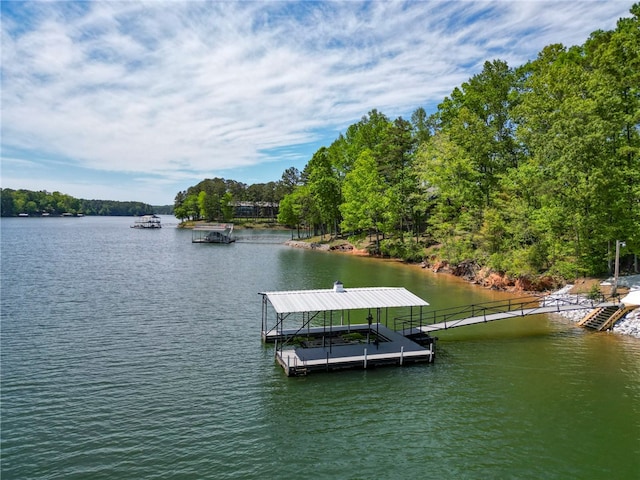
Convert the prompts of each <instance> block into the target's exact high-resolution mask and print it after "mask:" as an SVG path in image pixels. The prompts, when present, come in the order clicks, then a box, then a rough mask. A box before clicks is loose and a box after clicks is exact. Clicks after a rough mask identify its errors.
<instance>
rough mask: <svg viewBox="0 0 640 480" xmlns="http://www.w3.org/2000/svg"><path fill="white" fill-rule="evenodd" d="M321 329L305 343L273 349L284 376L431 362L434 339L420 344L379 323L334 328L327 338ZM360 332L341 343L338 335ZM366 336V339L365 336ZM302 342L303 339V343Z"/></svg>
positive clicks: (433, 351)
mask: <svg viewBox="0 0 640 480" xmlns="http://www.w3.org/2000/svg"><path fill="white" fill-rule="evenodd" d="M322 330H323V329H322V328H320V329H317V328H314V332H313V333H312V334H310V335H309V336H304V335H301V336H300V338H309V339H311V341H310V342H309V344H307V345H300V346H297V347H293V348H285V349H282V350H277V351H276V361H277V362H278V363H279V364H280V366H282V368H283V369H284V371H285V373H286V374H287V376H299V375H306V374H308V373H311V372H316V371H326V372H328V371H333V370H344V369H358V368H359V369H367V368H372V367H376V366H382V365H399V366H401V365H406V364H410V363H417V362H433V360H434V358H435V342H432V343H431V344H429V345H426V346H422V345H419V344H417V343H416V342H413V341H412V340H409V339H408V338H406V337H404V336H403V335H400V334H399V333H397V332H394V331H393V330H390V329H389V328H387V327H385V326H384V325H382V324H373V325H371V326H369V325H368V324H363V325H351V326H349V327H348V328H347V327H343V328H336V327H335V326H334V327H333V335H332V336H331V337H330V338H327V337H326V336H323V332H322ZM344 333H347V334H354V333H355V334H360V336H361V339H360V340H358V341H351V342H343V341H341V337H340V335H341V334H344ZM367 338H368V339H367ZM303 343H305V342H303Z"/></svg>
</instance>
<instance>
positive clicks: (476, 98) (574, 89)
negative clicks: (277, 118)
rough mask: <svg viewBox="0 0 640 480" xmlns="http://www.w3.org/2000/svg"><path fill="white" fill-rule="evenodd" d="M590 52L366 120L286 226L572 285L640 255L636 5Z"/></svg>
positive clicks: (344, 138) (306, 186) (306, 184)
mask: <svg viewBox="0 0 640 480" xmlns="http://www.w3.org/2000/svg"><path fill="white" fill-rule="evenodd" d="M631 14H632V15H631V16H630V17H628V18H622V19H620V20H619V21H618V23H617V25H616V28H615V30H612V31H596V32H593V33H592V34H591V35H590V37H589V38H588V39H587V41H586V42H585V43H584V45H581V46H572V47H570V48H567V47H565V46H563V45H560V44H555V45H549V46H547V47H545V48H544V49H543V50H542V51H541V52H539V54H538V55H537V58H535V59H534V60H531V61H529V62H528V63H526V64H525V65H522V66H519V67H516V68H513V67H510V66H509V65H507V63H506V62H504V61H502V60H493V61H487V62H485V64H484V68H483V69H482V71H481V72H480V73H478V74H477V75H474V76H473V77H471V78H470V79H469V80H468V81H467V82H465V83H463V84H462V85H460V86H459V87H457V88H455V89H454V90H453V91H452V92H451V94H450V95H449V96H447V97H446V98H444V99H443V100H442V102H441V103H440V104H439V105H438V107H437V111H435V112H434V113H431V114H428V113H427V112H426V111H425V110H424V109H423V108H417V109H416V110H415V111H414V112H413V114H412V115H411V118H410V119H404V118H402V117H399V118H395V119H390V118H388V117H387V116H385V115H384V114H383V113H382V112H379V111H377V110H372V111H370V112H369V113H368V114H367V115H365V116H363V117H362V119H361V120H360V121H359V122H357V123H355V124H353V125H351V126H350V127H349V128H348V129H347V130H346V132H345V133H344V134H341V135H340V136H339V137H338V138H337V139H336V140H335V141H334V142H333V143H332V144H331V145H329V146H328V147H322V148H320V149H319V150H318V151H317V152H316V153H315V154H314V155H313V157H312V158H311V159H310V161H309V162H308V164H307V165H306V167H305V168H304V171H303V172H302V173H301V174H300V176H299V179H298V181H297V182H296V185H295V187H294V189H293V190H292V191H291V192H289V193H286V194H285V195H284V197H283V198H282V200H281V201H280V211H279V217H278V219H279V221H280V222H282V223H284V224H287V225H289V226H291V227H294V228H298V229H300V228H303V229H304V228H309V229H312V230H313V231H314V232H316V233H319V234H321V235H328V236H329V237H336V236H339V235H341V236H346V237H349V238H350V239H351V240H352V241H353V242H355V243H357V242H361V243H362V242H364V241H365V240H366V239H369V240H370V249H371V251H372V252H373V253H376V254H380V255H384V256H390V257H395V258H402V259H405V260H408V261H424V260H426V261H427V262H428V263H430V262H434V261H438V262H446V263H447V264H449V265H454V266H455V265H463V264H472V265H474V268H484V269H488V270H491V271H495V272H500V273H502V274H504V275H508V276H511V277H514V278H518V277H519V278H522V277H525V278H526V277H540V276H549V277H557V278H562V279H575V278H578V277H580V276H588V275H602V274H605V273H607V272H611V270H612V261H613V258H614V255H615V246H616V241H620V242H622V243H621V244H620V245H622V249H621V258H622V259H623V260H624V261H626V262H627V263H628V265H629V266H630V268H632V269H633V268H635V270H636V271H637V269H638V262H637V255H638V253H640V154H639V153H640V152H639V149H640V91H639V87H640V25H639V21H640V18H639V17H640V4H635V5H634V6H633V7H632V8H631Z"/></svg>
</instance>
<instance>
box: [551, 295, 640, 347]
mask: <svg viewBox="0 0 640 480" xmlns="http://www.w3.org/2000/svg"><path fill="white" fill-rule="evenodd" d="M572 288H573V285H565V286H564V287H563V288H561V289H560V290H557V291H555V292H553V293H551V294H549V295H548V296H547V299H550V300H551V301H553V300H557V302H558V303H560V304H562V303H564V302H563V301H565V300H569V299H570V300H571V301H574V302H575V301H576V299H578V301H579V302H580V303H581V304H584V305H591V302H592V301H591V300H590V299H589V298H588V297H587V296H586V295H581V294H575V293H570V292H571V289H572ZM557 314H558V315H562V316H563V317H565V318H568V319H569V320H571V321H573V322H579V321H580V320H582V318H584V315H585V311H584V310H571V311H566V312H558V313H557ZM613 332H614V333H620V334H624V335H631V336H633V337H636V338H640V308H637V309H636V310H633V311H631V312H629V313H628V314H627V315H625V316H624V317H622V318H621V319H620V320H619V321H618V322H617V323H616V324H615V325H614V326H613Z"/></svg>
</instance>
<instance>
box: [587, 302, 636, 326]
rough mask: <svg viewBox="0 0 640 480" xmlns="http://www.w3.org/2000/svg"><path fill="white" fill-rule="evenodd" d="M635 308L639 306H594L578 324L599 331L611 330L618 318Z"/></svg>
mask: <svg viewBox="0 0 640 480" xmlns="http://www.w3.org/2000/svg"><path fill="white" fill-rule="evenodd" d="M635 308H638V306H637V305H631V306H628V307H625V308H619V307H617V306H613V307H599V308H594V309H593V310H591V312H589V313H588V314H587V315H586V316H585V317H584V318H583V319H582V320H580V322H578V325H580V326H581V327H586V328H590V329H591V330H597V331H598V332H602V331H603V330H609V329H610V328H612V327H613V326H614V325H615V323H616V322H617V321H618V320H620V319H621V318H622V317H624V316H625V315H626V314H627V313H628V312H630V311H631V310H633V309H635Z"/></svg>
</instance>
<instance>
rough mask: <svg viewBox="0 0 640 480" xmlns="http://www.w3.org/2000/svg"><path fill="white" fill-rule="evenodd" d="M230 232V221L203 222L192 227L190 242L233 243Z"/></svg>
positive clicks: (231, 225) (231, 229) (233, 239)
mask: <svg viewBox="0 0 640 480" xmlns="http://www.w3.org/2000/svg"><path fill="white" fill-rule="evenodd" d="M232 233H233V224H232V223H204V224H200V225H196V226H195V227H193V230H192V231H191V243H225V244H228V243H233V242H235V241H236V239H235V238H234V237H233V235H232Z"/></svg>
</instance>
